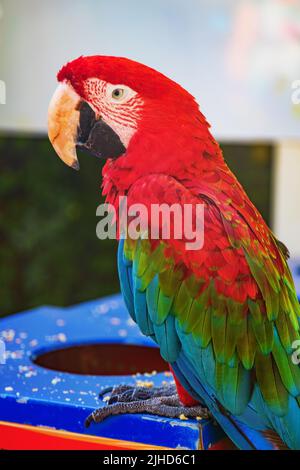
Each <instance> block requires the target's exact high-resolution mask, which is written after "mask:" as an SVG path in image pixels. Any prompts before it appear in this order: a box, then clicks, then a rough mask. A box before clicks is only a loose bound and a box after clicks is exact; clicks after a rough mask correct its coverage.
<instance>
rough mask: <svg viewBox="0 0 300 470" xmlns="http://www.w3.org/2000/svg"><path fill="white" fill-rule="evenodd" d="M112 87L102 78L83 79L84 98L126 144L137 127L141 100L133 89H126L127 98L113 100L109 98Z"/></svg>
mask: <svg viewBox="0 0 300 470" xmlns="http://www.w3.org/2000/svg"><path fill="white" fill-rule="evenodd" d="M120 86H121V85H120ZM116 87H117V86H116ZM113 88H114V85H111V84H109V83H107V82H105V81H104V80H100V79H97V78H90V79H87V80H85V81H84V95H85V99H86V100H87V102H88V103H89V104H90V105H91V106H92V107H93V108H94V110H95V112H96V113H97V114H98V115H99V116H101V118H102V119H103V120H104V121H105V122H106V123H107V124H108V125H109V126H111V127H112V129H114V130H115V131H116V132H117V134H118V135H119V136H120V139H121V140H122V142H123V144H124V145H126V146H128V144H129V141H130V139H131V137H132V136H133V134H134V133H135V131H136V130H137V127H138V121H139V119H140V117H141V109H142V105H143V100H142V99H141V98H140V97H139V96H138V95H137V94H136V93H135V92H134V91H133V90H131V89H127V92H128V93H129V97H128V99H127V100H125V101H124V102H120V103H118V102H114V101H113V100H112V99H111V90H112V89H113Z"/></svg>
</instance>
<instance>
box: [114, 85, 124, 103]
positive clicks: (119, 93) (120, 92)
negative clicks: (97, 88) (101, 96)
mask: <svg viewBox="0 0 300 470" xmlns="http://www.w3.org/2000/svg"><path fill="white" fill-rule="evenodd" d="M111 96H112V98H113V99H114V100H116V101H120V100H121V99H122V98H124V96H125V90H124V88H115V89H114V90H113V91H112V93H111Z"/></svg>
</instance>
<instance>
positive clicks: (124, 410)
mask: <svg viewBox="0 0 300 470" xmlns="http://www.w3.org/2000/svg"><path fill="white" fill-rule="evenodd" d="M107 393H111V396H110V397H109V399H108V400H107V403H108V404H107V406H105V407H103V408H99V409H97V410H95V411H93V413H91V414H90V415H89V416H88V418H87V419H86V421H85V426H86V427H89V426H90V424H91V423H92V422H94V423H100V422H101V421H103V420H104V419H106V418H108V417H109V416H115V415H120V414H128V413H130V414H132V413H134V414H138V413H147V414H152V415H158V416H164V417H166V418H181V419H187V418H200V419H202V418H209V417H210V413H209V411H208V409H207V408H205V407H203V406H200V405H197V406H191V407H187V406H183V405H182V403H181V402H180V400H179V398H178V395H177V393H176V386H175V384H170V385H167V386H162V387H133V386H129V385H118V386H116V387H107V388H105V389H103V390H102V391H101V393H100V397H101V398H103V396H104V395H106V394H107Z"/></svg>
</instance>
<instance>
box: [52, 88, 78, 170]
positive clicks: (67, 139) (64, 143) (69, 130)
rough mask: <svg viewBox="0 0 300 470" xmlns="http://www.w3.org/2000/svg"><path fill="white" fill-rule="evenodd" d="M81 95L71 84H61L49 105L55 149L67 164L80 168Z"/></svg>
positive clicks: (76, 168)
mask: <svg viewBox="0 0 300 470" xmlns="http://www.w3.org/2000/svg"><path fill="white" fill-rule="evenodd" d="M79 104H80V97H79V96H78V95H77V93H75V91H74V90H72V88H71V87H70V86H68V85H67V84H65V83H62V84H60V85H59V86H58V87H57V89H56V91H55V93H54V95H53V97H52V99H51V101H50V105H49V110H48V136H49V139H50V142H51V144H52V145H53V148H54V150H55V151H56V153H57V155H58V156H59V158H60V159H61V160H62V161H63V162H64V163H66V165H68V166H70V167H72V168H74V169H75V170H79V163H78V160H77V154H76V140H77V129H78V126H79V120H80V114H79Z"/></svg>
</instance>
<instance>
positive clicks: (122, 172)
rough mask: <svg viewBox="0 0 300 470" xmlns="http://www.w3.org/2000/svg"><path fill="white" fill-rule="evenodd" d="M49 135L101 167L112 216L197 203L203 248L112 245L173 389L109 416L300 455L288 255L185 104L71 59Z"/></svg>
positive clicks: (127, 73) (123, 71)
mask: <svg viewBox="0 0 300 470" xmlns="http://www.w3.org/2000/svg"><path fill="white" fill-rule="evenodd" d="M58 81H59V82H60V84H59V86H58V89H57V91H56V92H55V94H54V97H53V99H52V101H51V104H50V107H49V137H50V140H51V142H52V144H53V146H54V148H55V150H56V152H57V154H58V155H59V157H60V158H61V159H62V160H63V161H64V162H65V163H66V164H67V165H69V166H71V167H73V168H76V169H78V168H79V165H78V160H77V156H76V146H79V147H81V148H84V149H86V150H87V151H89V152H90V153H91V154H94V155H96V156H97V157H101V158H106V159H107V162H106V164H105V166H104V169H103V194H104V195H105V196H106V199H107V201H108V202H109V203H111V204H113V205H115V206H116V207H117V206H118V198H119V196H124V195H126V196H127V197H128V204H134V203H139V204H145V205H146V206H147V207H150V206H151V205H152V204H161V203H166V204H169V205H172V204H174V203H179V204H180V205H183V204H186V203H188V204H192V206H193V207H195V206H196V204H199V203H201V204H203V205H204V245H203V247H202V248H201V249H198V250H187V249H186V244H185V242H186V240H184V237H183V238H182V239H175V238H174V237H173V238H172V237H171V238H170V239H164V238H163V237H161V238H160V239H158V240H156V239H151V238H150V239H137V240H133V239H130V238H127V239H125V240H124V239H121V240H119V251H118V268H119V277H120V283H121V290H122V293H123V297H124V301H125V303H126V306H127V308H128V311H129V313H130V315H131V317H132V318H133V320H134V321H135V322H136V323H137V324H138V325H139V327H140V329H141V331H142V332H143V333H144V334H145V335H147V336H150V337H151V338H153V340H154V341H155V342H156V343H157V344H158V346H159V348H160V352H161V355H162V357H163V358H164V359H165V360H166V361H167V362H169V364H170V367H171V370H172V372H173V374H174V378H175V383H176V387H177V392H178V395H174V389H172V387H171V389H170V390H169V389H167V388H166V389H153V390H141V389H134V388H131V387H126V386H125V387H122V386H120V387H116V389H115V390H114V391H113V398H112V399H111V402H110V405H109V406H107V407H104V408H101V409H100V410H97V411H96V412H95V413H93V415H92V416H91V417H90V418H89V419H88V423H89V422H91V421H92V420H94V421H96V422H97V421H100V420H102V419H103V418H104V417H105V416H108V415H110V414H117V413H124V412H125V413H130V412H142V411H145V412H149V413H160V414H165V415H167V416H178V414H179V413H180V412H184V414H185V415H186V416H189V417H195V416H197V415H199V414H200V415H201V414H202V415H205V407H207V408H208V409H209V410H210V412H211V413H212V415H213V416H214V418H215V419H216V420H217V421H218V422H219V424H220V425H221V426H222V427H223V429H224V430H225V432H226V433H227V434H228V435H229V436H230V438H231V439H232V440H233V441H234V442H235V444H236V445H237V446H238V447H240V448H242V449H253V448H255V449H268V448H275V447H276V446H278V445H279V444H278V442H281V441H283V443H285V444H286V445H287V446H288V447H290V448H293V449H299V448H300V426H299V422H300V401H299V394H300V371H299V367H298V365H297V364H294V362H293V361H292V353H293V342H294V341H295V340H299V315H300V308H299V303H298V300H297V297H296V293H295V288H294V283H293V279H292V276H291V273H290V270H289V268H288V265H287V261H286V259H287V257H288V250H287V249H286V248H285V246H284V245H283V244H282V243H280V242H279V241H278V240H277V239H276V238H275V236H274V235H273V233H272V232H271V230H270V229H269V228H268V227H267V225H266V223H265V222H264V220H263V219H262V217H261V215H260V214H259V212H258V210H257V209H256V208H255V207H254V206H253V204H252V203H251V202H250V200H249V198H248V196H247V195H246V193H245V191H244V189H243V188H242V186H241V185H240V183H239V182H238V181H237V179H236V178H235V176H234V175H233V174H232V172H231V171H230V170H229V168H228V167H227V165H226V163H225V161H224V159H223V155H222V152H221V150H220V147H219V145H218V143H217V142H216V141H215V139H214V138H213V137H212V135H211V133H210V131H209V125H208V123H207V121H206V120H205V118H204V116H203V115H202V114H201V112H200V110H199V108H198V105H197V103H196V102H195V100H194V98H193V97H192V96H191V95H190V94H189V93H188V92H187V91H185V90H184V89H183V88H182V87H180V86H179V85H178V84H176V83H175V82H174V81H172V80H170V79H169V78H167V77H165V76H164V75H162V74H161V73H159V72H157V71H155V70H153V69H151V68H149V67H147V66H145V65H142V64H139V63H137V62H134V61H131V60H128V59H126V58H116V57H106V56H92V57H80V58H78V59H76V60H74V61H72V62H70V63H68V64H66V65H65V66H64V67H63V68H62V69H61V70H60V72H59V73H58Z"/></svg>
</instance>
